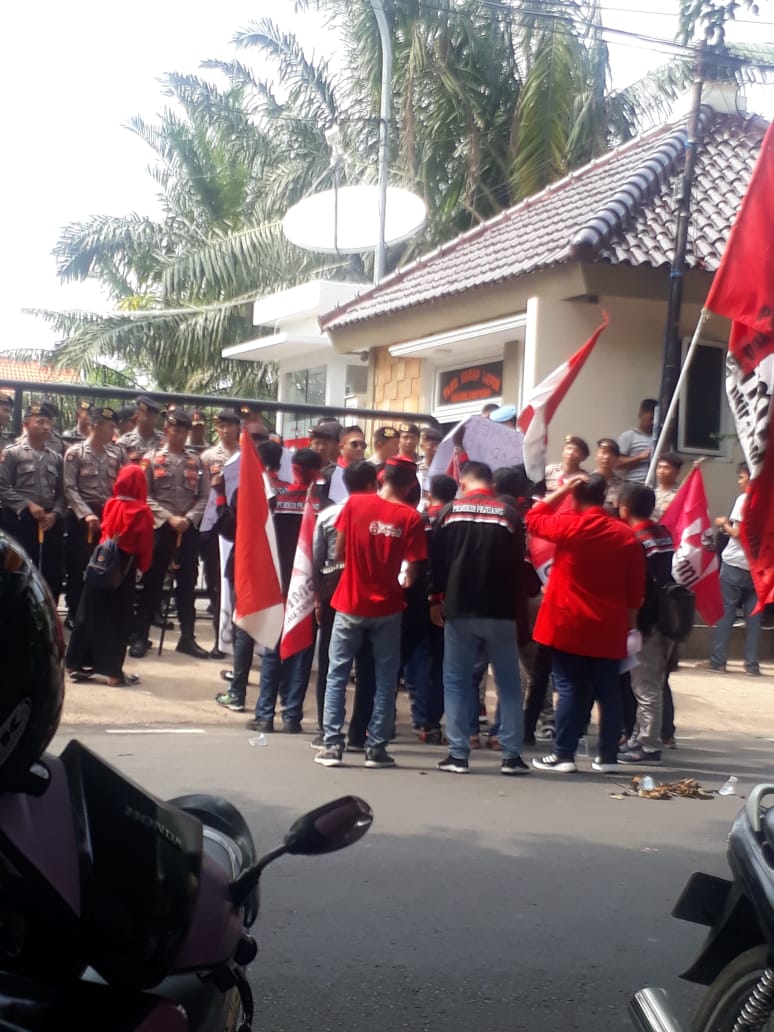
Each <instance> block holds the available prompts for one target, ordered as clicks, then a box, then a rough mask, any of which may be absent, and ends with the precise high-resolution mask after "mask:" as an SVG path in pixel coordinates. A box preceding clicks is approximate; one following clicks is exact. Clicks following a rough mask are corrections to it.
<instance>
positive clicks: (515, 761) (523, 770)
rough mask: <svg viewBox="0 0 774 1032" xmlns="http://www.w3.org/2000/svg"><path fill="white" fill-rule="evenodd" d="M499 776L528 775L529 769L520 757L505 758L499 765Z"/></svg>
mask: <svg viewBox="0 0 774 1032" xmlns="http://www.w3.org/2000/svg"><path fill="white" fill-rule="evenodd" d="M500 773H501V774H529V767H528V766H527V764H526V763H525V762H524V760H522V758H521V756H506V757H505V758H504V759H503V762H502V763H501V764H500Z"/></svg>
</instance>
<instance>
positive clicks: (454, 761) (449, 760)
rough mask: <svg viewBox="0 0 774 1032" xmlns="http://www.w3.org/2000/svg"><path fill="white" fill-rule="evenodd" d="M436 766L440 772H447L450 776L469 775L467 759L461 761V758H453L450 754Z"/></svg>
mask: <svg viewBox="0 0 774 1032" xmlns="http://www.w3.org/2000/svg"><path fill="white" fill-rule="evenodd" d="M436 766H437V767H438V770H445V771H447V772H448V773H450V774H467V773H468V759H467V757H465V758H464V759H461V758H460V757H459V756H452V754H451V753H449V755H448V756H447V757H446V759H443V760H439V761H438V763H437V764H436Z"/></svg>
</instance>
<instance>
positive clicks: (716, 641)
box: [710, 563, 763, 670]
mask: <svg viewBox="0 0 774 1032" xmlns="http://www.w3.org/2000/svg"><path fill="white" fill-rule="evenodd" d="M720 591H721V594H722V596H723V615H722V617H721V618H720V622H719V623H718V625H717V626H716V627H715V630H714V633H713V635H712V655H711V657H710V662H711V663H712V664H713V665H714V666H725V665H726V660H727V659H728V639H729V638H730V637H731V628H732V627H733V626H734V621H735V620H736V609H737V606H741V607H742V608H743V609H744V617H745V622H746V624H747V627H746V630H745V636H744V666H745V670H757V669H758V645H759V643H760V638H761V617H762V616H763V614H762V613H757V614H756V615H755V616H753V615H752V611H753V609H755V607H756V606H757V605H758V596H757V595H756V594H755V586H754V585H753V579H752V577H751V576H750V571H749V570H741V569H739V567H738V566H729V565H728V563H721V564H720Z"/></svg>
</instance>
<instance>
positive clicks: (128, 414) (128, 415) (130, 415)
mask: <svg viewBox="0 0 774 1032" xmlns="http://www.w3.org/2000/svg"><path fill="white" fill-rule="evenodd" d="M134 410H135V406H134V405H124V407H123V408H120V409H118V410H117V411H116V419H117V420H118V422H119V423H123V422H124V420H125V419H134Z"/></svg>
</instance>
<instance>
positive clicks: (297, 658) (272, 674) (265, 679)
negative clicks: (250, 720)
mask: <svg viewBox="0 0 774 1032" xmlns="http://www.w3.org/2000/svg"><path fill="white" fill-rule="evenodd" d="M313 659H314V642H312V644H311V645H310V646H309V648H308V649H302V650H301V652H296V654H295V655H294V656H289V657H288V658H287V659H285V660H281V659H280V654H279V649H268V650H267V652H266V654H265V655H264V657H263V659H262V660H261V681H260V689H259V691H258V701H257V702H256V704H255V719H256V720H273V719H274V710H275V708H276V706H277V696H278V695H279V699H280V705H281V707H282V719H283V721H285V722H288V721H296V720H301V717H302V716H303V712H304V699H305V698H306V689H307V685H308V684H309V675H310V673H311V672H312V660H313Z"/></svg>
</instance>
